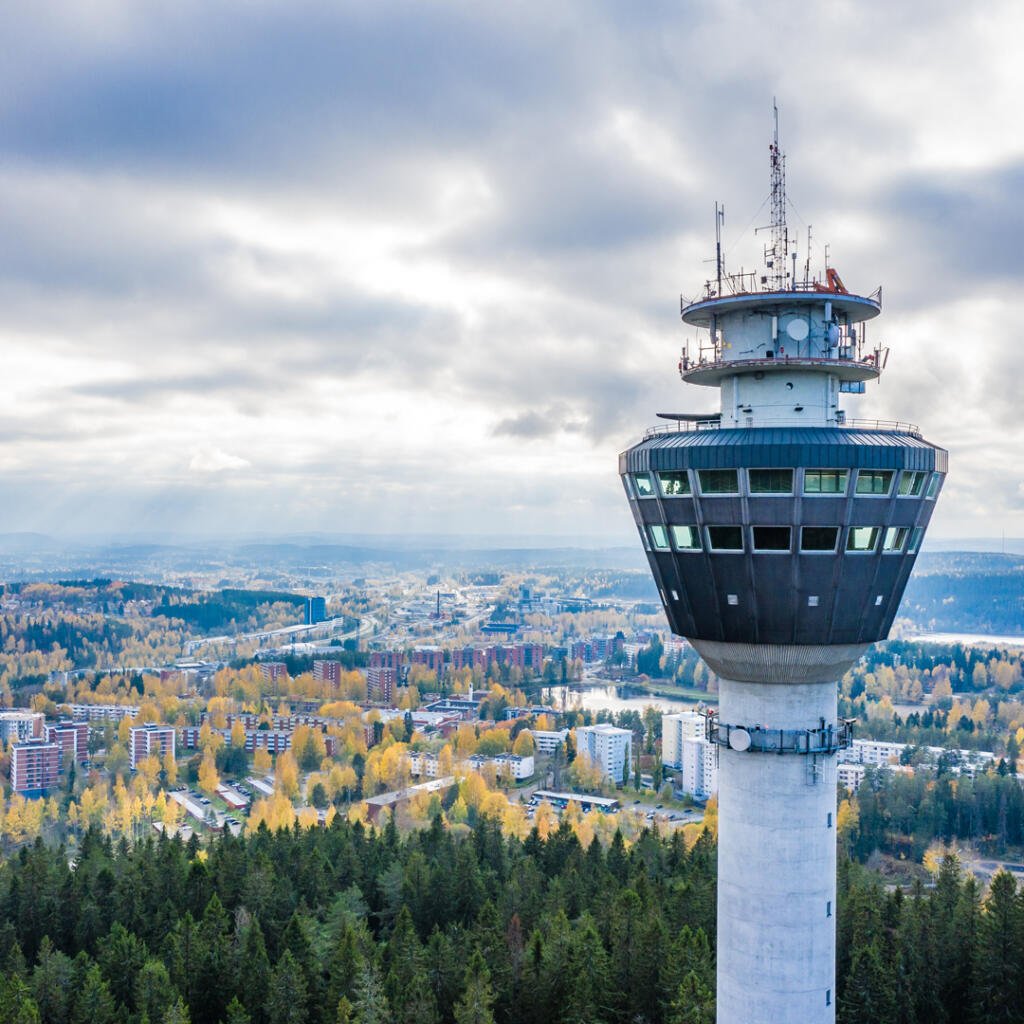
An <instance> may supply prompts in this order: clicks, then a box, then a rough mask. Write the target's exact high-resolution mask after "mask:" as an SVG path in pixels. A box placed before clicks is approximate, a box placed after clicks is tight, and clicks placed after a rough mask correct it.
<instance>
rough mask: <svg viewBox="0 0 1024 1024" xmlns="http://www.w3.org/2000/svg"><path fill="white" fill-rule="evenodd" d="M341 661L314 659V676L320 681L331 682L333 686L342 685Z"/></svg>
mask: <svg viewBox="0 0 1024 1024" xmlns="http://www.w3.org/2000/svg"><path fill="white" fill-rule="evenodd" d="M341 672H342V668H341V662H340V661H314V662H313V678H314V679H315V680H317V682H320V683H330V684H331V685H332V686H340V685H341Z"/></svg>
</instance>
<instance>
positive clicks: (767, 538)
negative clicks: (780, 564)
mask: <svg viewBox="0 0 1024 1024" xmlns="http://www.w3.org/2000/svg"><path fill="white" fill-rule="evenodd" d="M753 534H754V550H755V551H789V549H790V545H791V541H790V534H791V531H790V528H789V527H788V526H755V527H753Z"/></svg>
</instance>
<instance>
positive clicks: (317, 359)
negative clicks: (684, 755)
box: [0, 3, 1024, 546]
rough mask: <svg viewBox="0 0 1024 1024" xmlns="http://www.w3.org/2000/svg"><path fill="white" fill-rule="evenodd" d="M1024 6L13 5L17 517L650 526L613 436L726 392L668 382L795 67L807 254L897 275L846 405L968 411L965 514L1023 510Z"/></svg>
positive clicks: (789, 98)
mask: <svg viewBox="0 0 1024 1024" xmlns="http://www.w3.org/2000/svg"><path fill="white" fill-rule="evenodd" d="M922 10H923V9H922ZM787 12H788V13H787ZM1020 23H1021V14H1020V13H1019V12H1018V11H1017V10H1016V9H1015V8H1010V7H1009V5H1002V8H1001V9H1000V8H995V7H993V8H992V9H991V13H990V14H989V15H988V16H987V17H982V16H981V15H979V14H978V13H976V12H972V11H969V10H964V9H962V8H960V7H957V6H955V5H944V6H940V7H937V8H935V7H929V9H928V15H927V17H923V16H922V11H919V10H913V9H904V10H900V11H898V12H897V11H894V10H893V9H892V8H891V7H888V6H886V7H882V6H881V5H873V6H869V7H868V8H864V7H859V8H857V10H856V11H855V10H853V9H845V8H839V9H836V10H835V11H832V12H821V13H820V14H818V15H817V17H816V18H815V19H814V20H813V21H809V20H807V19H806V18H805V17H804V16H803V14H802V13H801V14H800V15H799V16H798V15H797V8H796V7H795V5H794V6H792V7H790V8H787V7H785V6H784V7H783V8H773V9H772V10H771V11H770V12H769V11H767V10H762V11H744V10H742V9H741V8H740V7H738V6H723V7H714V8H712V7H711V6H704V7H700V6H698V7H695V8H694V9H692V10H690V11H687V12H680V11H678V10H676V9H675V8H674V7H672V6H670V5H658V6H654V7H651V8H649V9H647V10H645V14H644V19H643V20H642V21H638V20H637V19H635V17H630V15H629V14H628V13H626V12H620V11H617V10H616V9H614V8H612V7H593V6H589V5H588V6H586V7H584V6H583V5H569V6H564V7H561V8H560V9H558V10H557V11H553V10H551V9H550V8H546V7H545V8H542V7H540V6H537V5H534V6H530V5H527V6H521V7H517V8H516V9H514V10H503V11H497V10H487V11H482V10H481V11H474V12H468V11H466V10H465V9H461V8H456V7H455V6H449V5H436V6H433V7H430V8H424V7H422V6H419V5H417V6H415V7H414V6H408V7H402V6H394V7H390V8H388V9H387V10H383V9H369V8H366V9H361V8H354V7H341V8H335V7H328V6H327V5H322V4H303V5H298V6H296V5H289V6H288V7H283V6H279V5H274V4H265V5H261V6H259V7H256V8H246V9H244V10H243V9H242V8H241V7H238V8H221V9H219V10H217V11H211V10H208V9H206V8H203V7H201V6H199V5H186V6H179V7H178V8H175V10H174V11H166V12H153V11H147V12H146V13H145V14H144V15H143V14H141V13H139V14H132V13H128V12H125V11H122V10H118V9H117V8H115V7H113V6H111V7H109V8H96V7H95V5H91V6H88V7H87V6H85V5H83V4H75V3H68V4H64V5H62V6H61V8H60V12H59V14H57V15H56V16H55V15H54V12H53V11H52V10H49V11H48V12H47V13H46V14H45V15H44V14H40V13H35V12H32V11H28V10H25V11H21V12H19V13H18V15H17V16H16V17H15V18H13V19H11V21H10V23H9V26H8V29H9V33H10V40H11V52H12V54H13V55H14V56H13V57H12V59H11V61H10V62H9V64H8V65H7V67H6V69H5V70H4V71H3V73H2V74H3V81H4V85H5V94H6V95H7V96H8V100H7V102H6V103H5V105H4V106H3V107H2V109H0V123H2V125H3V132H2V134H0V140H2V141H0V159H2V163H0V182H2V183H3V191H2V193H0V195H2V196H3V199H2V200H0V230H2V232H3V237H4V239H5V241H6V245H5V246H4V255H3V257H2V262H0V289H2V294H3V297H4V304H5V316H4V319H3V323H2V326H0V343H2V345H3V348H4V351H5V353H6V355H7V363H8V374H7V378H6V388H5V396H6V401H5V408H4V412H3V414H2V415H0V438H2V445H0V458H2V463H0V465H2V466H3V474H4V480H5V495H6V496H7V499H8V500H7V502H5V505H4V508H3V510H2V512H0V532H13V531H25V530H34V531H39V532H43V533H53V534H56V535H63V536H67V535H78V534H94V533H99V532H103V533H110V534H117V533H118V532H120V531H127V532H131V533H137V532H142V533H146V532H150V533H160V532H168V531H175V532H180V533H183V534H202V535H216V534H228V533H241V534H249V535H254V534H279V533H285V532H299V531H301V532H309V533H346V532H352V533H355V532H367V533H370V532H382V533H392V534H402V533H409V534H421V533H446V532H451V533H466V534H471V535H492V536H501V535H502V534H508V535H511V534H514V535H520V536H522V535H531V534H550V535H562V536H565V537H567V538H571V537H573V536H589V537H593V536H600V537H601V538H607V539H614V538H621V539H620V541H619V542H620V543H621V544H622V545H623V546H626V545H630V544H632V543H633V538H634V534H633V527H632V524H631V523H630V520H629V515H628V512H627V511H626V509H625V508H624V503H623V501H622V495H621V490H620V485H619V482H618V480H617V479H616V475H617V474H616V455H617V453H618V452H619V451H621V450H623V449H625V448H626V447H627V445H628V443H629V441H630V440H631V438H632V437H633V436H634V435H635V433H636V429H637V426H638V425H642V424H644V423H648V422H652V421H653V419H654V414H655V413H656V412H658V411H663V410H686V411H691V410H693V411H695V410H698V409H699V410H703V409H710V408H711V402H710V398H711V396H710V395H704V394H701V393H699V392H697V390H696V389H693V388H687V387H684V386H683V385H682V384H681V383H680V382H678V380H677V379H675V378H674V376H673V373H672V369H673V367H674V365H675V362H676V360H677V358H678V352H679V349H680V346H681V345H682V344H683V342H684V340H685V338H686V336H687V335H686V330H685V329H684V328H683V326H682V325H681V324H680V322H679V319H678V310H677V305H676V304H677V296H678V294H679V293H680V292H683V293H684V294H686V295H687V296H693V295H696V294H697V293H698V291H699V289H700V286H701V283H702V282H701V281H700V280H699V279H698V277H697V276H695V274H694V270H693V268H694V267H699V265H700V260H701V259H706V258H707V257H709V256H711V255H712V250H713V229H714V220H713V208H712V206H711V203H710V201H709V199H708V197H709V196H714V197H717V198H718V199H719V200H720V201H722V202H723V203H724V204H725V207H726V211H727V220H726V225H725V232H724V237H725V243H726V250H727V258H728V260H729V262H730V265H732V266H733V267H734V268H735V269H738V266H739V264H741V263H742V264H744V265H745V266H746V267H748V268H749V267H751V266H753V265H754V263H755V262H756V260H757V257H758V255H759V253H760V247H761V242H762V240H761V238H760V237H757V238H754V237H753V236H752V234H751V232H749V231H746V232H745V231H744V227H745V226H747V225H748V223H749V225H750V226H751V228H752V227H754V226H759V225H760V224H762V223H767V211H766V210H765V211H762V212H761V214H760V219H758V216H759V215H758V208H759V206H760V204H761V201H762V199H763V198H764V196H765V195H766V193H767V188H768V174H767V166H768V161H767V144H768V140H769V134H770V114H771V98H772V96H773V95H777V96H778V100H779V105H780V110H781V129H782V137H783V143H784V148H785V149H786V152H787V155H788V158H789V162H788V166H787V171H788V177H789V195H790V198H791V200H792V204H793V209H792V210H791V211H790V215H791V224H792V226H793V228H794V230H795V232H796V234H797V242H798V247H799V250H800V260H801V262H802V261H803V258H804V237H805V230H806V222H807V221H809V222H810V223H811V224H812V225H813V236H814V239H815V249H814V250H813V251H812V259H813V265H814V266H816V267H819V268H820V267H821V265H822V257H823V245H824V244H825V243H826V242H828V241H829V240H830V239H831V240H833V241H834V245H833V248H832V249H831V262H832V263H833V264H834V265H835V267H836V268H837V269H838V270H839V272H840V274H841V275H842V276H843V279H844V281H845V282H846V283H847V284H848V285H849V286H850V287H851V288H852V289H854V290H857V291H860V292H862V293H865V292H869V291H871V290H872V289H873V288H875V287H876V286H877V285H879V284H881V285H882V286H883V311H884V319H883V321H882V323H883V327H882V329H881V331H880V340H881V341H882V342H883V343H885V344H888V345H890V346H891V347H892V358H891V360H890V362H889V366H888V368H887V371H886V374H885V376H883V380H882V384H881V387H879V388H877V389H875V393H874V394H870V395H868V396H865V397H864V398H863V399H859V400H856V399H854V400H851V401H849V402H848V403H847V407H848V409H850V411H851V414H852V415H856V416H865V417H880V418H893V419H895V418H897V416H898V418H904V419H906V418H909V419H912V420H914V421H916V422H918V423H919V424H920V425H921V426H922V429H923V432H924V434H925V436H926V437H928V438H941V439H954V441H953V443H952V444H951V448H950V456H951V460H952V467H953V472H952V474H951V476H950V479H949V483H948V485H947V487H946V489H945V491H944V498H943V504H942V506H941V508H940V511H939V512H938V513H937V515H936V517H935V521H934V524H933V526H932V533H933V536H934V538H935V539H936V540H942V539H943V538H948V537H956V536H971V537H978V536H984V535H986V534H987V535H988V536H990V537H992V538H993V539H994V542H995V543H996V545H998V539H999V537H1000V534H1001V533H1002V532H1003V531H1005V532H1006V534H1007V536H1010V537H1014V536H1021V535H1024V473H1022V471H1021V469H1020V464H1019V458H1018V457H1017V454H1016V453H1017V452H1018V451H1019V450H1020V448H1021V444H1022V442H1024V428H1022V427H1021V426H1020V424H1019V422H1018V419H1017V417H1016V415H1015V413H1016V401H1015V399H1016V392H1017V390H1018V386H1017V383H1016V379H1015V375H1014V374H1013V373H1012V372H1007V371H1008V368H1010V367H1012V366H1013V357H1012V355H1011V353H1012V352H1013V346H1014V345H1015V343H1016V341H1017V333H1018V331H1019V328H1017V327H1016V325H1015V319H1014V316H1013V314H1014V312H1015V306H1016V302H1015V300H1016V299H1017V298H1018V297H1019V295H1020V285H1019V283H1018V280H1017V278H1019V276H1020V269H1021V268H1020V263H1021V256H1020V250H1019V248H1018V247H1017V246H1016V245H1015V243H1016V241H1017V236H1018V235H1019V234H1020V230H1019V229H1020V226H1021V225H1020V223H1019V220H1020V214H1019V209H1018V205H1017V204H1016V203H1015V201H1014V195H1015V190H1016V187H1017V186H1018V184H1019V182H1020V179H1021V175H1022V173H1024V162H1022V154H1021V144H1020V142H1019V139H1017V137H1016V136H1015V135H1014V134H1013V133H1012V132H1007V131H1006V130H1005V126H1006V125H1007V124H1012V123H1013V118H1014V116H1015V114H1016V111H1015V97H1016V95H1017V92H1018V90H1017V88H1016V86H1018V85H1020V84H1021V83H1022V77H1024V75H1022V72H1021V71H1020V70H1019V69H1018V67H1017V59H1016V53H1015V49H1014V46H1013V42H1012V40H1013V38H1014V36H1015V33H1014V32H1013V31H1012V28H1013V26H1015V25H1016V26H1020ZM880 25H885V26H886V31H885V32H880V31H879V26H880ZM844 48H845V49H844ZM953 53H955V54H956V55H957V58H956V60H955V61H953V60H951V54H953ZM844 57H845V59H844ZM709 269H710V268H709ZM1006 325H1009V326H1006ZM968 346H970V347H968ZM950 391H953V393H954V394H955V395H956V401H955V402H951V401H950V400H949V392H950ZM897 396H900V401H899V403H897V402H896V398H897ZM954 425H955V429H954Z"/></svg>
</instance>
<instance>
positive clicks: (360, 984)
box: [352, 963, 391, 1024]
mask: <svg viewBox="0 0 1024 1024" xmlns="http://www.w3.org/2000/svg"><path fill="white" fill-rule="evenodd" d="M353 1010H354V1014H353V1017H352V1019H353V1021H354V1024H390V1021H391V1008H390V1006H388V997H387V996H386V995H385V993H384V986H383V985H382V984H381V980H380V975H379V974H378V973H377V968H376V967H375V966H374V965H372V964H366V963H364V964H363V966H362V968H361V969H360V971H359V976H358V978H357V979H356V998H355V1002H354V1003H353Z"/></svg>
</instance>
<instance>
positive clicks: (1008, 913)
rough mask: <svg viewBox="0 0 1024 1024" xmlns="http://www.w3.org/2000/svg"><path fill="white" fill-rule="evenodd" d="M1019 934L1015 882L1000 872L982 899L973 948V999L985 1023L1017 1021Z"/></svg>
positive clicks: (1020, 953)
mask: <svg viewBox="0 0 1024 1024" xmlns="http://www.w3.org/2000/svg"><path fill="white" fill-rule="evenodd" d="M1021 932H1022V913H1021V904H1020V896H1019V894H1018V893H1017V883H1016V881H1014V878H1013V876H1012V875H1011V874H1010V873H1009V872H1008V871H999V872H998V873H997V874H996V875H995V877H994V878H993V879H992V884H991V886H990V887H989V893H988V898H987V899H986V900H985V905H984V908H983V912H982V915H981V922H980V927H979V930H978V943H977V946H976V949H977V957H976V960H975V977H976V981H977V988H976V996H977V999H978V1005H979V1008H980V1011H981V1017H982V1019H983V1020H984V1022H985V1024H1017V1022H1019V1021H1020V995H1021V993H1020V987H1021V969H1022V954H1024V949H1022V942H1021Z"/></svg>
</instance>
